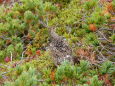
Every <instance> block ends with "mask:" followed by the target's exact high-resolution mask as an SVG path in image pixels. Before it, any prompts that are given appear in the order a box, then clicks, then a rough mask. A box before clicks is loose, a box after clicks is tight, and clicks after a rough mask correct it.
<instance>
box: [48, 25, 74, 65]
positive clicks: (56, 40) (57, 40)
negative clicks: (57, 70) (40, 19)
mask: <svg viewBox="0 0 115 86" xmlns="http://www.w3.org/2000/svg"><path fill="white" fill-rule="evenodd" d="M49 35H50V40H51V42H50V44H49V49H50V51H51V55H52V57H53V60H54V64H55V65H56V66H58V65H61V64H62V63H63V62H64V61H69V62H70V63H71V64H73V56H72V49H71V48H70V47H69V44H68V42H67V40H65V39H64V38H63V37H62V36H59V35H58V34H57V33H56V28H54V27H50V28H49Z"/></svg>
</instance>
